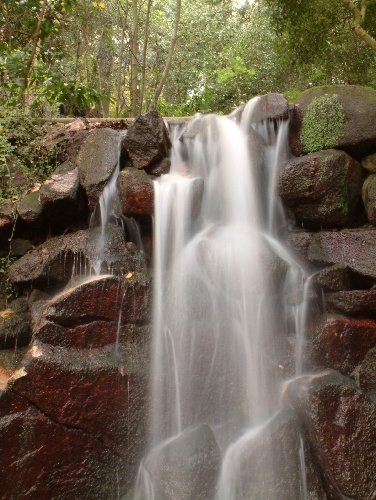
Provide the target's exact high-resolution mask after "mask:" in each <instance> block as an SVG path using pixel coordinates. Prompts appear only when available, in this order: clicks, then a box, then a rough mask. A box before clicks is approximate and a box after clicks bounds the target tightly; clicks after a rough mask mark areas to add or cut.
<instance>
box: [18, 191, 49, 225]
mask: <svg viewBox="0 0 376 500" xmlns="http://www.w3.org/2000/svg"><path fill="white" fill-rule="evenodd" d="M17 212H18V216H19V217H20V219H22V220H23V221H24V222H26V224H29V225H31V226H33V227H35V228H39V227H41V226H42V225H43V223H44V214H43V207H42V205H41V204H40V201H39V191H32V192H31V193H29V194H27V195H26V196H24V197H23V198H22V200H21V201H20V203H19V204H18V207H17Z"/></svg>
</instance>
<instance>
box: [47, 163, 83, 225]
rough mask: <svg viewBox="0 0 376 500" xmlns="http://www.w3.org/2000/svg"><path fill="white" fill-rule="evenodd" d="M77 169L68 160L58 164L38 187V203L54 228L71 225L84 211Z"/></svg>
mask: <svg viewBox="0 0 376 500" xmlns="http://www.w3.org/2000/svg"><path fill="white" fill-rule="evenodd" d="M81 190H82V188H81V187H80V181H79V178H78V169H77V168H75V166H74V164H72V163H70V162H69V161H68V162H65V163H63V164H62V165H60V166H59V167H58V168H57V169H56V170H55V171H54V172H53V174H52V175H50V177H49V178H48V179H47V180H46V181H45V182H44V183H43V185H42V186H41V188H40V195H39V197H40V203H41V205H42V207H43V211H44V213H45V214H46V216H47V217H48V219H49V220H50V221H51V223H52V224H53V227H54V229H55V230H56V228H66V227H68V226H70V227H72V226H73V225H74V224H75V223H76V222H77V220H78V219H79V218H80V217H82V215H83V214H84V213H85V203H84V197H83V192H82V191H81Z"/></svg>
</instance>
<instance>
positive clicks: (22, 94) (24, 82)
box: [18, 0, 47, 109]
mask: <svg viewBox="0 0 376 500" xmlns="http://www.w3.org/2000/svg"><path fill="white" fill-rule="evenodd" d="M46 10H47V0H43V3H42V7H41V9H40V11H39V16H38V23H37V29H36V31H35V36H34V41H33V48H32V49H31V54H30V58H29V61H28V63H27V66H26V69H25V73H24V75H23V77H22V84H21V89H20V93H19V95H18V102H19V103H21V102H22V108H23V109H25V90H26V87H27V80H28V78H29V73H30V70H31V68H32V66H33V62H34V58H35V54H36V52H37V48H38V43H39V40H40V34H41V26H42V22H43V19H44V15H45V13H46Z"/></svg>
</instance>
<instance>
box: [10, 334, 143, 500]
mask: <svg viewBox="0 0 376 500" xmlns="http://www.w3.org/2000/svg"><path fill="white" fill-rule="evenodd" d="M129 359H130V355H129V354H128V353H127V352H126V351H125V350H122V349H118V350H117V351H115V349H114V347H112V348H110V347H108V348H104V349H97V350H95V351H94V350H93V351H79V350H75V349H64V348H62V347H59V348H56V347H53V346H46V345H44V344H42V343H37V342H35V343H34V344H33V345H32V347H31V348H30V350H29V351H28V354H27V355H26V357H25V358H24V360H23V362H22V366H21V367H20V368H19V370H18V371H17V372H15V374H14V376H13V377H11V379H10V380H9V381H8V384H7V386H6V388H5V390H4V391H3V392H2V393H1V395H0V465H1V466H0V478H1V484H2V491H4V492H7V498H9V499H14V500H15V499H17V498H27V497H28V496H29V492H30V490H32V496H33V497H35V498H61V499H69V498H72V491H74V495H75V496H77V497H79V498H116V497H117V495H118V492H124V490H123V487H124V483H125V482H127V481H128V485H127V486H128V487H129V478H131V477H134V474H135V470H134V469H135V466H136V464H137V463H138V462H139V460H140V456H139V455H140V451H141V445H142V439H143V436H144V432H145V429H144V422H145V421H144V417H145V410H144V397H145V377H144V375H143V374H142V373H140V371H137V367H134V366H132V363H129ZM15 436H17V439H15Z"/></svg>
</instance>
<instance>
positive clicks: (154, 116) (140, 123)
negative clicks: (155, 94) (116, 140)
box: [124, 111, 171, 169]
mask: <svg viewBox="0 0 376 500" xmlns="http://www.w3.org/2000/svg"><path fill="white" fill-rule="evenodd" d="M124 145H125V148H126V150H127V151H128V155H129V157H130V159H131V160H132V163H133V166H134V167H136V168H140V169H142V168H147V167H150V168H151V167H152V166H153V165H154V164H156V163H158V162H160V161H161V160H163V159H164V158H167V157H168V156H169V151H170V149H171V140H170V137H169V133H168V131H167V128H166V126H165V124H164V121H163V118H162V116H161V115H160V114H159V113H158V111H148V112H147V113H145V114H144V115H141V116H138V117H137V118H136V119H135V120H134V121H133V123H132V125H131V126H130V127H129V129H128V132H127V135H126V136H125V138H124Z"/></svg>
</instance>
